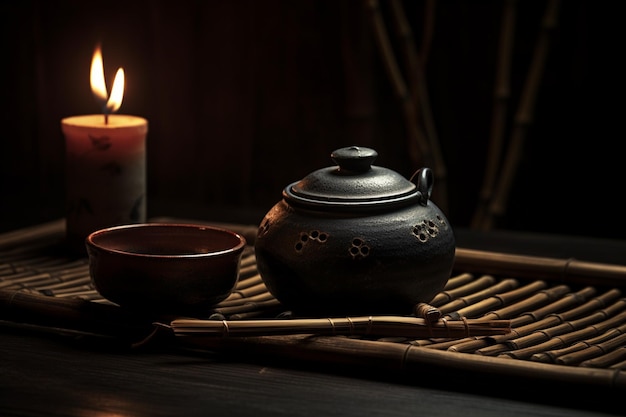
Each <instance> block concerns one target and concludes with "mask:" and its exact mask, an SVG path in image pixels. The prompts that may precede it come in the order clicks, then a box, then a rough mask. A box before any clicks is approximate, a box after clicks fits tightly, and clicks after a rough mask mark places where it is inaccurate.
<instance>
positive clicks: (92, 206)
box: [61, 48, 148, 254]
mask: <svg viewBox="0 0 626 417" xmlns="http://www.w3.org/2000/svg"><path fill="white" fill-rule="evenodd" d="M120 74H121V75H120ZM120 80H121V82H120ZM123 83H124V75H123V70H122V69H121V68H120V69H119V70H118V74H117V75H116V77H115V81H114V83H113V89H112V92H111V97H108V96H107V92H106V86H105V83H104V71H103V70H102V58H101V54H100V49H99V48H97V49H96V53H94V58H93V60H92V69H91V86H92V90H93V92H94V95H95V96H96V98H97V99H98V101H99V102H100V103H101V104H102V111H103V113H102V114H89V115H81V116H72V117H67V118H64V119H62V120H61V129H62V132H63V135H64V137H65V151H66V152H65V170H66V171H65V174H66V175H65V178H66V235H67V240H68V244H69V247H70V249H71V250H73V251H75V252H78V253H80V254H83V253H85V243H84V241H85V238H86V237H87V235H89V233H91V232H93V231H96V230H98V229H102V228H105V227H110V226H116V225H121V224H129V223H141V222H144V221H145V220H146V135H147V132H148V122H147V120H146V119H144V118H142V117H137V116H130V115H122V114H109V113H112V112H114V111H116V110H117V109H119V107H120V105H121V102H122V97H123V89H124V86H123Z"/></svg>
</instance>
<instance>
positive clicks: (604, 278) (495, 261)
mask: <svg viewBox="0 0 626 417" xmlns="http://www.w3.org/2000/svg"><path fill="white" fill-rule="evenodd" d="M454 269H455V270H459V271H464V272H470V273H472V272H481V273H484V274H493V275H509V276H515V277H516V278H536V277H537V276H541V278H542V279H545V280H551V281H558V282H561V283H565V284H569V283H571V284H583V285H588V284H589V283H590V282H593V283H594V284H595V285H602V286H613V287H624V286H626V266H624V265H616V264H604V263H599V262H586V261H580V260H576V259H558V258H549V257H541V256H526V255H517V254H509V253H499V252H488V251H481V250H475V249H466V248H458V247H457V248H456V253H455V260H454Z"/></svg>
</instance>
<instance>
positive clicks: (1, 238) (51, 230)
mask: <svg viewBox="0 0 626 417" xmlns="http://www.w3.org/2000/svg"><path fill="white" fill-rule="evenodd" d="M64 231H65V219H58V220H54V221H51V222H46V223H41V224H37V225H35V226H29V227H24V228H21V229H18V230H15V231H12V232H6V233H2V234H0V248H2V250H3V251H4V250H6V249H7V248H11V247H12V246H15V245H19V248H22V249H18V250H27V249H29V248H30V247H31V246H29V245H28V243H29V242H31V241H34V242H35V243H34V245H33V246H32V247H37V248H40V247H45V246H48V245H49V244H50V240H56V238H58V237H63V233H64Z"/></svg>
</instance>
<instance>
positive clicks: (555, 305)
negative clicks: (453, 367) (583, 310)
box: [446, 288, 596, 352]
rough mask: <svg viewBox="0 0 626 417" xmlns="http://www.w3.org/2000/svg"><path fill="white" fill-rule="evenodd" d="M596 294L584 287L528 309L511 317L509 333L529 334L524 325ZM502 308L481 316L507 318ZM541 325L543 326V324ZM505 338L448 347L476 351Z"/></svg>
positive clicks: (517, 335) (486, 339) (512, 334)
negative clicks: (533, 308)
mask: <svg viewBox="0 0 626 417" xmlns="http://www.w3.org/2000/svg"><path fill="white" fill-rule="evenodd" d="M594 294H595V291H590V290H589V288H584V289H582V290H581V291H578V292H576V293H570V294H566V295H565V296H563V297H561V298H560V299H558V300H556V301H554V302H552V303H550V304H548V305H546V306H544V307H540V308H538V309H536V310H533V311H528V312H526V313H524V314H522V315H520V316H517V317H511V318H510V320H511V333H509V338H513V337H520V336H522V335H523V334H527V333H528V332H529V331H528V332H526V333H525V331H524V330H523V328H522V326H528V325H534V326H537V323H539V322H540V320H543V319H544V318H545V317H546V316H548V315H549V314H555V313H557V312H562V311H564V310H565V309H566V308H568V307H571V306H579V305H581V303H584V302H585V301H587V300H588V299H589V297H590V296H591V295H594ZM595 306H596V304H595V303H594V304H593V305H592V306H589V309H591V308H593V307H595ZM505 309H507V307H504V308H503V309H501V310H505ZM501 310H496V311H494V312H493V313H490V314H487V315H485V316H483V317H481V318H489V319H495V318H507V315H508V312H502V311H501ZM557 320H558V318H557ZM539 326H541V324H540V325H539ZM504 340H505V339H504V338H500V337H490V338H480V339H476V340H459V341H458V343H457V344H454V345H452V346H449V347H448V346H446V348H447V349H448V350H450V351H454V352H474V351H475V350H477V349H481V348H485V347H487V346H491V345H494V344H497V343H502V342H503V341H504Z"/></svg>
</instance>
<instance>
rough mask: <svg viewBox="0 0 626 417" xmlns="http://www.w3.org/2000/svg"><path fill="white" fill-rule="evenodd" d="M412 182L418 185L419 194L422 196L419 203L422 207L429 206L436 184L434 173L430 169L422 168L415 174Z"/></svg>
mask: <svg viewBox="0 0 626 417" xmlns="http://www.w3.org/2000/svg"><path fill="white" fill-rule="evenodd" d="M410 181H411V182H413V183H415V185H417V192H418V193H419V194H420V197H419V203H420V204H421V205H422V206H425V205H427V204H428V199H430V194H431V193H432V191H433V183H434V182H435V178H434V176H433V171H432V170H431V169H430V168H420V169H418V170H417V171H416V172H415V174H413V176H412V177H411V180H410Z"/></svg>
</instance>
